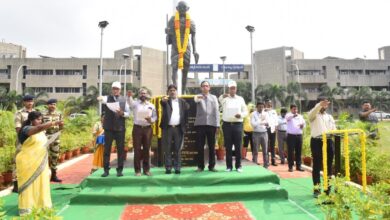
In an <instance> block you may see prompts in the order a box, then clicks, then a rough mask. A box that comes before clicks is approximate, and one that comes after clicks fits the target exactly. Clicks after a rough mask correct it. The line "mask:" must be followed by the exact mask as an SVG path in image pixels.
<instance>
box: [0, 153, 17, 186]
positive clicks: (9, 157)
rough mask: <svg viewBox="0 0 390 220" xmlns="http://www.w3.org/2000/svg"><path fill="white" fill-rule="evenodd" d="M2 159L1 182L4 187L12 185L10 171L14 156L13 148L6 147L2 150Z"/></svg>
mask: <svg viewBox="0 0 390 220" xmlns="http://www.w3.org/2000/svg"><path fill="white" fill-rule="evenodd" d="M3 153H4V157H3V160H4V161H3V172H2V176H3V181H4V184H5V185H8V184H9V183H12V179H13V178H12V169H13V160H14V155H15V147H14V146H6V147H5V148H4V152H3Z"/></svg>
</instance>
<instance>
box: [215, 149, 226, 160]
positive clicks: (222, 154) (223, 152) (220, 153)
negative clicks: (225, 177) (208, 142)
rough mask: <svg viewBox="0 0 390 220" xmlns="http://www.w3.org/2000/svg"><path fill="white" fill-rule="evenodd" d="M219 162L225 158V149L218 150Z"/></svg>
mask: <svg viewBox="0 0 390 220" xmlns="http://www.w3.org/2000/svg"><path fill="white" fill-rule="evenodd" d="M216 154H217V160H223V159H224V157H225V148H223V147H220V148H218V150H216Z"/></svg>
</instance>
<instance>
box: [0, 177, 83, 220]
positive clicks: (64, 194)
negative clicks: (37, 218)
mask: <svg viewBox="0 0 390 220" xmlns="http://www.w3.org/2000/svg"><path fill="white" fill-rule="evenodd" d="M80 190H81V189H80V187H79V185H78V184H52V185H51V199H52V203H53V207H54V208H55V210H57V211H60V210H61V209H62V208H63V207H64V206H66V205H67V204H69V201H70V199H71V198H73V197H75V196H77V194H78V193H79V192H80ZM3 199H4V202H5V205H4V211H6V214H7V216H8V217H9V218H10V219H11V217H12V216H18V215H19V211H18V194H16V193H12V194H10V195H8V196H5V197H3Z"/></svg>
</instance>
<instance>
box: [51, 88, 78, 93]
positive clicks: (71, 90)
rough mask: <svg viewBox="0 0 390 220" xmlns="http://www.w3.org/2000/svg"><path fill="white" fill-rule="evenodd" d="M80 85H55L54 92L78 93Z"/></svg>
mask: <svg viewBox="0 0 390 220" xmlns="http://www.w3.org/2000/svg"><path fill="white" fill-rule="evenodd" d="M80 91H81V88H80V87H56V93H80Z"/></svg>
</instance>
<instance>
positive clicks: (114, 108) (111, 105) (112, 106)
mask: <svg viewBox="0 0 390 220" xmlns="http://www.w3.org/2000/svg"><path fill="white" fill-rule="evenodd" d="M106 105H107V107H108V109H110V110H111V111H113V112H117V111H119V110H120V106H119V102H110V103H107V104H106Z"/></svg>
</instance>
